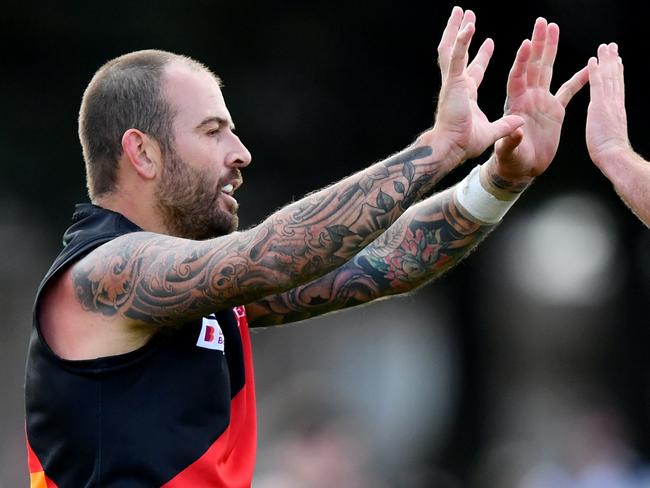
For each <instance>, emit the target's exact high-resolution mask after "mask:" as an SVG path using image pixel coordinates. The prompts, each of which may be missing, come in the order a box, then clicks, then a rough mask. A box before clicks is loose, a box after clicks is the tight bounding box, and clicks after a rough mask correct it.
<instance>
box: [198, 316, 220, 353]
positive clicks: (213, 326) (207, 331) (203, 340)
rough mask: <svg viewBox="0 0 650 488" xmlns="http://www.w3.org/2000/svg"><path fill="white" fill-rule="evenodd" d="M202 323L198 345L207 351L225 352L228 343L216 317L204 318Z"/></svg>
mask: <svg viewBox="0 0 650 488" xmlns="http://www.w3.org/2000/svg"><path fill="white" fill-rule="evenodd" d="M202 322H203V323H202V327H201V332H200V333H199V338H198V340H197V341H196V345H197V346H199V347H204V348H206V349H214V350H216V351H223V350H224V346H225V342H226V341H225V338H224V336H223V331H222V330H221V327H219V322H217V319H216V318H215V317H214V316H211V317H203V319H202Z"/></svg>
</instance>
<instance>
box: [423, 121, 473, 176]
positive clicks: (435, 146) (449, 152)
mask: <svg viewBox="0 0 650 488" xmlns="http://www.w3.org/2000/svg"><path fill="white" fill-rule="evenodd" d="M452 140H453V138H452V136H451V135H450V134H448V133H446V132H445V131H443V130H441V129H438V128H437V127H435V126H434V127H433V128H432V129H429V130H428V131H426V132H424V133H422V134H421V135H420V137H418V140H417V143H421V144H425V145H427V146H429V147H431V149H432V150H433V154H432V158H433V159H434V160H435V161H438V162H439V164H440V166H441V167H442V168H444V169H445V170H446V171H451V170H452V169H454V168H456V167H457V166H459V165H460V164H461V163H463V162H464V161H465V160H466V159H467V154H466V153H465V150H464V149H463V148H461V147H460V146H458V145H456V144H454V143H452V142H450V141H452Z"/></svg>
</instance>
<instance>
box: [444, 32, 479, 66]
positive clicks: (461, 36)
mask: <svg viewBox="0 0 650 488" xmlns="http://www.w3.org/2000/svg"><path fill="white" fill-rule="evenodd" d="M473 35H474V24H467V25H466V26H465V28H464V29H463V30H461V31H459V32H458V35H457V36H456V41H455V42H454V47H453V48H452V50H451V59H450V60H449V69H448V74H449V76H461V75H462V74H463V71H464V70H465V66H466V65H467V49H468V48H469V43H470V41H471V40H472V36H473Z"/></svg>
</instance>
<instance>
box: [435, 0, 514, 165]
mask: <svg viewBox="0 0 650 488" xmlns="http://www.w3.org/2000/svg"><path fill="white" fill-rule="evenodd" d="M475 21H476V16H475V15H474V12H472V11H471V10H467V11H465V12H463V10H462V9H461V8H460V7H454V8H453V10H452V12H451V15H450V17H449V20H448V22H447V26H446V27H445V30H444V32H443V34H442V38H441V40H440V44H439V45H438V63H439V65H440V72H441V75H442V85H441V88H440V93H439V97H438V108H437V113H436V121H435V124H434V127H433V129H432V130H431V131H428V132H426V133H425V134H423V137H425V138H426V137H431V138H432V139H435V144H438V145H439V144H440V141H443V143H444V144H449V147H448V149H449V151H451V152H452V153H453V154H454V156H455V158H454V159H455V161H456V162H457V163H460V162H462V161H464V160H466V159H470V158H473V157H476V156H478V155H480V154H481V153H483V152H484V151H485V150H486V149H487V148H488V147H490V146H491V145H492V144H494V142H495V141H496V140H497V139H500V138H502V137H504V136H505V135H507V134H510V133H512V132H513V131H514V130H516V129H517V128H518V127H520V126H521V125H522V124H523V120H522V118H521V117H520V116H519V115H514V114H512V115H505V116H504V117H502V118H500V119H499V120H496V121H494V122H490V121H489V120H488V118H487V117H486V116H485V114H484V113H483V112H482V111H481V109H480V108H479V106H478V102H477V91H478V87H479V85H480V84H481V81H483V75H484V74H485V70H486V68H487V66H488V63H489V62H490V58H491V57H492V53H493V52H494V42H493V41H492V39H486V40H485V41H484V42H483V44H482V45H481V47H480V48H479V50H478V52H477V54H476V56H475V57H474V59H473V60H472V61H471V62H470V63H469V64H468V60H469V56H468V49H469V44H470V42H471V40H472V36H473V35H474V23H475Z"/></svg>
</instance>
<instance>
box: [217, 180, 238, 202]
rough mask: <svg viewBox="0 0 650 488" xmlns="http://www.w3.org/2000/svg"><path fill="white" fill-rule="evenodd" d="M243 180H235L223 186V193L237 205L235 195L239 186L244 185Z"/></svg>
mask: <svg viewBox="0 0 650 488" xmlns="http://www.w3.org/2000/svg"><path fill="white" fill-rule="evenodd" d="M242 183H243V182H242V180H233V181H231V182H229V183H226V184H225V185H223V186H222V187H221V193H223V194H224V195H225V196H226V197H227V199H228V200H230V201H231V203H232V204H234V205H237V200H236V199H235V197H234V196H233V195H234V193H235V191H236V190H237V188H239V187H240V186H241V185H242Z"/></svg>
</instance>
